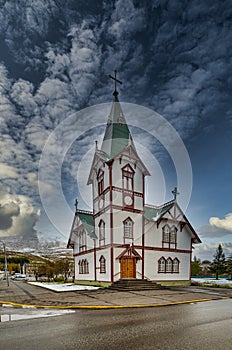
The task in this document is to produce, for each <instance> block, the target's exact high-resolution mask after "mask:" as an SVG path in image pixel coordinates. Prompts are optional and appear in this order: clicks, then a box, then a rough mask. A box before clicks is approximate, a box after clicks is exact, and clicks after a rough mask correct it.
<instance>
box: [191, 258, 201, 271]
mask: <svg viewBox="0 0 232 350" xmlns="http://www.w3.org/2000/svg"><path fill="white" fill-rule="evenodd" d="M191 271H192V276H198V275H199V274H200V272H201V261H200V259H197V257H196V256H194V258H193V261H192V267H191Z"/></svg>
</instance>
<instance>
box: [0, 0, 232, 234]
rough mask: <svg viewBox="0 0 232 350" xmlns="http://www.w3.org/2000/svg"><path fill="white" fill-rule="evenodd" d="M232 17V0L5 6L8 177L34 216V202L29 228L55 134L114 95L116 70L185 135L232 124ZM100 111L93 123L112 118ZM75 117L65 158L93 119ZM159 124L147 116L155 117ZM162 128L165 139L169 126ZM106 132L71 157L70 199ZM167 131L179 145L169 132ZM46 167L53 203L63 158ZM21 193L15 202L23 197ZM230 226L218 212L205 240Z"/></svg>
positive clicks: (2, 120) (67, 173)
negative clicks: (44, 155)
mask: <svg viewBox="0 0 232 350" xmlns="http://www.w3.org/2000/svg"><path fill="white" fill-rule="evenodd" d="M231 14H232V7H231V5H230V1H229V0H225V1H220V2H213V3H212V1H209V0H207V1H204V2H202V1H199V0H194V1H193V0H191V1H188V2H180V1H173V0H164V1H159V0H156V1H153V2H150V1H144V2H138V1H133V0H123V1H122V0H115V1H113V2H106V1H98V2H96V1H90V0H86V1H85V2H78V1H76V2H75V1H71V2H65V1H60V0H45V1H44V0H33V1H30V2H28V1H27V0H21V1H20V3H19V2H18V1H4V3H3V4H2V5H1V7H0V30H1V33H2V35H1V38H0V47H1V50H0V61H1V62H2V63H1V64H0V183H1V184H2V185H3V186H4V187H7V188H9V191H10V193H12V196H16V197H17V196H18V197H17V198H18V200H19V198H21V199H20V200H19V201H22V202H26V203H27V205H28V213H29V212H30V209H29V208H33V210H32V212H30V215H29V216H30V218H31V219H30V220H29V219H28V221H27V220H26V219H25V222H28V225H29V226H30V227H33V225H34V222H35V221H36V220H37V219H38V216H37V214H35V212H34V210H35V211H36V210H37V209H40V208H41V202H40V199H39V193H38V186H37V173H38V167H39V159H40V156H41V152H42V150H43V147H44V145H45V143H46V140H47V138H48V137H49V135H50V133H51V132H52V131H53V130H54V129H55V128H56V127H57V126H58V125H60V123H62V122H63V121H64V120H65V119H67V118H68V117H69V116H70V115H72V114H73V113H74V112H76V111H78V110H80V109H81V108H85V107H87V106H91V105H94V104H98V103H102V102H109V101H110V99H111V96H110V94H111V92H112V91H113V88H114V86H113V82H112V81H111V80H110V79H108V74H110V73H112V72H113V70H114V69H115V68H116V69H117V70H118V71H119V78H120V80H122V81H123V85H122V86H120V98H122V100H124V101H127V102H132V103H138V104H142V105H145V106H147V107H149V108H152V109H154V110H156V111H157V112H158V113H160V114H161V115H163V116H164V117H165V118H167V119H168V120H169V121H170V122H171V124H172V125H173V126H174V127H175V128H176V129H177V131H178V132H179V133H180V135H181V137H182V138H183V140H184V141H185V140H188V141H189V140H191V138H194V136H195V133H196V132H197V130H199V129H200V130H205V132H207V130H210V128H217V127H218V126H219V125H221V124H223V125H224V128H225V129H226V128H227V129H229V127H231V124H230V123H231V121H230V118H231V115H232V106H231V96H230V91H231V88H232V79H231V76H230V74H229V73H228V72H231V71H232V60H231V56H232V46H231V42H232V31H231V19H230V18H231ZM99 116H100V115H99ZM100 117H101V118H99V117H98V116H92V119H91V118H89V119H88V123H89V125H88V128H89V129H91V128H94V127H96V125H97V124H98V123H100V124H101V123H104V122H105V120H106V119H107V115H104V116H103V115H101V116H100ZM72 121H73V123H71V124H69V125H66V127H65V128H64V129H63V130H62V131H61V132H60V133H59V135H58V139H57V140H54V143H53V145H52V147H53V149H54V150H55V151H56V153H57V154H62V155H63V153H62V152H63V147H64V144H63V143H62V142H63V141H62V140H66V141H67V140H69V139H72V138H73V134H75V130H77V131H79V129H81V128H82V127H83V126H84V125H85V124H86V121H87V119H86V117H85V116H84V115H82V116H81V115H77V118H76V119H75V118H74V119H73V120H72ZM150 121H151V120H150V119H149V118H147V119H146V122H147V124H149V123H150ZM135 122H136V121H135ZM135 124H136V123H135ZM149 125H150V124H149ZM151 126H152V125H151ZM151 129H152V128H151ZM154 130H155V126H154ZM156 131H158V132H159V133H160V135H161V136H162V137H163V136H165V133H166V129H164V128H162V125H160V128H157V130H156ZM99 134H100V133H99V132H97V131H92V132H89V133H86V134H85V137H83V138H82V139H81V138H80V140H79V142H78V145H77V144H76V145H75V144H74V145H73V146H72V147H71V146H70V147H71V148H70V150H69V152H68V153H67V155H66V156H65V157H64V163H63V167H62V176H63V177H62V186H63V188H64V189H67V190H64V192H65V194H66V195H67V201H69V200H71V201H72V200H73V197H74V196H75V195H74V192H75V189H76V187H75V186H76V175H77V167H78V166H77V165H75V162H77V161H80V160H81V159H82V157H83V156H84V155H85V154H87V152H88V151H89V150H90V148H91V147H92V145H93V143H94V139H95V138H96V139H99ZM136 136H137V135H136V131H135V138H136ZM166 138H167V140H169V142H170V143H171V141H172V140H170V139H169V135H168V133H167V134H166ZM144 142H146V145H147V147H148V148H149V149H151V146H152V147H153V152H156V155H157V158H159V159H161V158H162V157H161V155H163V154H164V152H163V149H162V148H161V147H159V145H158V144H157V143H153V141H152V142H151V140H150V139H149V137H147V138H145V136H144ZM46 166H47V178H46V179H45V180H46V181H41V187H42V188H43V191H45V192H46V193H47V194H48V197H49V198H48V200H49V201H50V202H51V203H52V202H53V199H52V196H50V194H52V193H54V191H56V189H57V183H56V177H55V176H53V173H52V171H54V169H57V159H55V158H54V157H52V156H51V157H49V159H48V161H47V164H46ZM79 175H80V176H81V172H80V173H79ZM81 183H82V182H81ZM70 184H72V185H71V186H70ZM13 194H15V195H13ZM8 195H9V194H8ZM9 196H10V195H9ZM20 196H22V197H20ZM16 197H12V198H13V199H12V198H11V200H10V199H9V202H8V203H6V205H11V204H10V203H16V202H17V201H16V202H15V198H16ZM26 198H27V199H26ZM20 203H21V202H20ZM17 205H18V206H19V207H20V215H13V214H12V215H11V213H14V211H13V207H12V211H11V210H10V206H9V207H6V208H5V209H4V210H5V212H7V210H8V211H9V214H8V221H7V219H6V223H5V225H6V226H7V222H8V225H10V224H11V223H12V225H13V224H14V222H15V221H16V219H17V218H18V219H17V220H19V217H20V216H21V214H22V212H23V211H22V203H21V204H20V205H19V204H17ZM1 208H2V210H3V207H1ZM7 208H8V209H7ZM4 210H3V212H4ZM15 210H16V209H15ZM228 211H229V210H228ZM2 215H3V214H2ZM5 215H6V214H5ZM21 217H22V216H21ZM18 223H19V225H21V227H22V222H19V221H18ZM230 225H231V224H230V217H228V218H227V217H226V218H225V219H219V218H212V219H211V221H210V225H209V226H207V227H205V228H203V229H202V230H201V232H202V235H203V236H204V237H211V235H214V237H222V235H224V234H227V232H231V229H230V227H231V226H230ZM207 230H208V231H207ZM10 232H11V233H12V234H13V232H15V231H14V230H13V229H12V230H11V231H10V230H9V231H8V233H9V234H10Z"/></svg>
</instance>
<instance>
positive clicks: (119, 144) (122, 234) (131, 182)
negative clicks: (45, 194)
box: [68, 71, 201, 282]
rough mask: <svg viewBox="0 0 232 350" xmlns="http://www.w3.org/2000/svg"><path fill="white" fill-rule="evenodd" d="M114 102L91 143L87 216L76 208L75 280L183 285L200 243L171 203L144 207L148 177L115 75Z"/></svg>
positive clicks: (70, 245) (73, 231) (71, 240)
mask: <svg viewBox="0 0 232 350" xmlns="http://www.w3.org/2000/svg"><path fill="white" fill-rule="evenodd" d="M110 78H112V79H113V80H114V82H115V90H114V93H113V95H114V101H113V103H112V106H111V110H110V113H109V117H108V121H107V125H106V129H105V134H104V138H103V142H102V145H101V147H98V145H97V143H96V149H95V154H94V157H93V162H92V166H91V169H90V173H89V178H88V182H87V184H88V185H91V186H92V197H93V211H92V212H90V211H86V210H80V209H78V208H77V202H76V211H75V216H74V219H73V224H72V228H71V232H70V236H69V241H68V248H72V249H73V256H74V261H75V279H76V280H87V281H105V282H115V281H117V280H119V279H123V278H133V279H134V278H136V279H149V280H152V281H160V282H163V281H166V282H167V281H186V282H189V281H190V278H191V257H192V245H193V244H196V243H200V242H201V240H200V238H199V237H198V235H197V233H196V232H195V231H194V229H193V227H192V225H191V224H190V222H189V221H188V219H187V218H186V216H185V214H184V213H183V212H182V210H181V208H180V207H179V205H178V203H177V198H176V197H177V194H178V192H177V189H176V188H175V190H174V191H173V192H172V193H173V195H174V199H173V200H171V201H168V202H167V203H163V204H161V205H158V206H157V205H148V204H145V191H144V188H145V186H144V183H145V177H146V176H147V175H150V174H149V171H148V170H147V168H146V166H145V165H144V164H143V162H142V160H141V159H140V157H139V155H138V153H137V150H136V147H135V144H134V142H133V139H132V136H131V133H130V130H129V128H128V125H127V122H126V119H125V116H124V113H123V110H122V107H121V104H120V102H119V99H118V91H117V83H120V84H121V82H120V81H119V80H118V79H117V77H116V71H115V76H114V77H112V76H110Z"/></svg>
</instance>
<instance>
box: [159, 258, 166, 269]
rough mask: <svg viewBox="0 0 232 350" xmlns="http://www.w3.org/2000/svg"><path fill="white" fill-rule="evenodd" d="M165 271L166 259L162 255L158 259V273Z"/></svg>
mask: <svg viewBox="0 0 232 350" xmlns="http://www.w3.org/2000/svg"><path fill="white" fill-rule="evenodd" d="M165 272H166V259H165V258H164V257H163V256H162V258H160V259H159V260H158V273H165Z"/></svg>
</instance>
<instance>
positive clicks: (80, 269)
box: [78, 260, 83, 274]
mask: <svg viewBox="0 0 232 350" xmlns="http://www.w3.org/2000/svg"><path fill="white" fill-rule="evenodd" d="M78 266H79V274H82V273H83V264H82V260H79V262H78Z"/></svg>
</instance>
